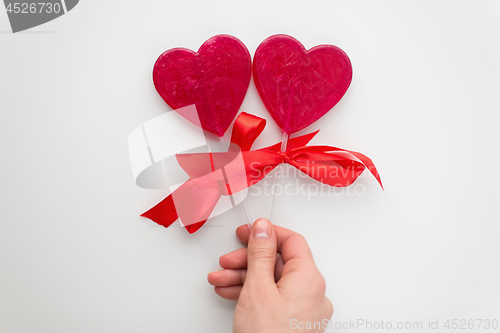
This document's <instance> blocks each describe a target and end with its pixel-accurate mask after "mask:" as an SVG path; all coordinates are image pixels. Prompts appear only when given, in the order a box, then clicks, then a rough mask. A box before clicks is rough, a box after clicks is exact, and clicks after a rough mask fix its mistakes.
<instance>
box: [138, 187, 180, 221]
mask: <svg viewBox="0 0 500 333" xmlns="http://www.w3.org/2000/svg"><path fill="white" fill-rule="evenodd" d="M141 216H142V217H146V218H148V219H150V220H152V221H153V222H156V223H158V224H159V225H162V226H164V227H165V228H168V227H169V226H170V225H171V224H172V223H174V222H175V221H176V220H177V218H178V216H177V211H176V210H175V205H174V199H173V198H172V194H171V195H169V196H168V197H166V198H165V199H163V200H162V201H160V202H159V203H158V204H157V205H155V206H154V207H153V208H151V209H150V210H148V211H147V212H145V213H143V214H141Z"/></svg>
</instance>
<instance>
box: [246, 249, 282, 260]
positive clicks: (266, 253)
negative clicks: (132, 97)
mask: <svg viewBox="0 0 500 333" xmlns="http://www.w3.org/2000/svg"><path fill="white" fill-rule="evenodd" d="M275 258H276V253H275V252H274V251H273V250H271V249H268V248H255V249H252V250H251V251H250V257H249V259H250V260H261V259H272V260H274V259H275Z"/></svg>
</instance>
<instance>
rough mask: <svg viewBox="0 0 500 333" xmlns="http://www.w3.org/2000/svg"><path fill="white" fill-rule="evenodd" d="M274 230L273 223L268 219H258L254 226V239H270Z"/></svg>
mask: <svg viewBox="0 0 500 333" xmlns="http://www.w3.org/2000/svg"><path fill="white" fill-rule="evenodd" d="M272 232H273V230H272V225H271V222H269V220H268V219H264V218H261V219H258V220H257V221H255V223H254V224H253V226H252V237H253V239H269V238H271V234H272Z"/></svg>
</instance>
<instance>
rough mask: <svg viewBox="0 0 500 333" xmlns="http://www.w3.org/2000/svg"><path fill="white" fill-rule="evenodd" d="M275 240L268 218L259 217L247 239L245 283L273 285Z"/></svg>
mask: <svg viewBox="0 0 500 333" xmlns="http://www.w3.org/2000/svg"><path fill="white" fill-rule="evenodd" d="M276 251H277V240H276V232H275V230H274V227H273V225H272V223H271V221H269V220H268V219H265V218H260V219H258V220H257V221H255V223H254V224H253V226H252V229H251V230H250V237H249V239H248V251H247V252H248V258H247V259H248V262H247V276H246V279H245V284H248V285H249V287H250V288H252V287H254V286H256V287H258V288H259V289H262V288H263V287H264V288H265V287H266V286H272V285H273V286H275V285H276V282H275V281H274V266H275V265H276Z"/></svg>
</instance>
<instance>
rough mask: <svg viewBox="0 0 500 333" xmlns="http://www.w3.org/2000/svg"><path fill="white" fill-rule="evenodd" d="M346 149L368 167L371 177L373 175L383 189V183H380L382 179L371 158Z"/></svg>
mask: <svg viewBox="0 0 500 333" xmlns="http://www.w3.org/2000/svg"><path fill="white" fill-rule="evenodd" d="M346 151H347V152H349V153H351V154H352V155H354V156H356V157H357V158H358V159H359V160H360V161H361V162H363V164H364V165H365V166H366V167H367V168H368V170H370V172H371V173H372V175H373V177H375V179H376V180H377V181H378V183H379V184H380V187H382V189H384V185H382V180H381V179H380V175H379V173H378V171H377V168H376V167H375V164H373V162H372V160H371V159H370V158H369V157H368V156H366V155H363V154H361V153H358V152H355V151H350V150H346Z"/></svg>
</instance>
